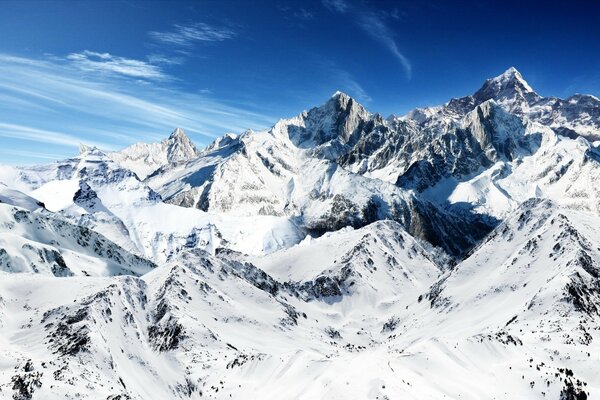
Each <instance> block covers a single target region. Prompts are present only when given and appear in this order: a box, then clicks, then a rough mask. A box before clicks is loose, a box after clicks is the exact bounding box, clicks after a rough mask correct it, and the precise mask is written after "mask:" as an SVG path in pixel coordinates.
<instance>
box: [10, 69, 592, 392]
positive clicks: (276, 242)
mask: <svg viewBox="0 0 600 400" xmlns="http://www.w3.org/2000/svg"><path fill="white" fill-rule="evenodd" d="M597 105H598V99H597V98H595V97H593V96H582V95H575V96H572V97H571V98H569V99H566V100H561V99H557V98H545V97H542V96H539V95H538V94H536V93H535V91H534V90H533V88H532V87H531V86H530V85H529V84H528V83H527V82H526V81H525V79H524V78H523V77H522V76H521V74H520V73H519V72H518V71H516V69H514V68H511V69H509V70H507V71H506V72H505V73H503V74H501V75H500V76H498V77H495V78H491V79H488V80H487V81H486V82H485V83H484V84H483V86H482V87H481V89H480V90H478V91H477V92H476V93H474V94H473V95H471V96H466V97H462V98H458V99H453V100H451V101H449V102H448V103H446V104H444V105H441V106H437V107H432V108H428V109H421V110H414V111H412V112H410V113H409V114H407V115H405V116H403V117H390V118H387V119H384V118H382V117H381V115H379V114H373V113H371V112H369V111H367V110H366V109H365V108H364V107H363V106H362V105H360V104H359V103H358V102H356V101H355V100H354V99H352V98H351V97H349V96H347V95H346V94H343V93H341V92H337V93H335V94H334V95H333V96H332V97H331V98H330V99H328V100H327V101H326V102H325V103H324V104H323V105H322V106H320V107H315V108H312V109H310V110H308V111H304V112H302V113H300V114H299V115H297V116H296V117H293V118H289V119H282V120H280V121H279V122H277V123H276V124H275V125H274V126H273V127H272V128H271V129H268V130H265V131H258V132H254V131H246V132H243V133H241V134H239V135H236V134H227V135H225V136H223V137H221V138H218V139H216V140H215V141H214V142H213V143H212V144H210V145H209V146H207V147H205V148H204V149H201V150H197V149H196V148H195V146H194V145H193V144H192V143H191V141H190V140H189V138H187V136H185V134H184V133H183V131H181V130H179V129H177V130H175V131H174V132H173V133H172V134H171V136H170V137H169V138H168V139H165V140H164V141H162V142H161V143H156V144H136V145H134V146H131V147H130V148H128V149H125V150H123V151H121V152H114V153H105V152H103V151H102V150H100V149H97V148H90V147H82V148H81V154H79V155H78V156H76V157H73V158H71V159H68V160H64V161H61V162H57V163H53V164H49V165H42V166H32V167H7V166H0V183H1V184H0V278H1V279H0V397H1V398H5V397H6V398H10V397H12V398H13V399H38V398H39V399H46V398H51V399H53V398H78V399H86V398H87V399H96V398H105V399H111V400H116V399H132V400H133V399H135V400H138V399H147V398H173V399H200V398H261V399H297V398H310V399H313V398H315V399H321V398H323V399H335V398H361V399H363V398H379V399H386V398H387V399H390V398H419V399H439V398H473V399H475V398H476V399H497V398H508V397H511V398H536V399H540V400H541V399H547V398H555V399H561V400H565V399H569V400H570V399H585V398H594V397H597V396H599V395H600V386H599V385H598V382H599V380H598V374H599V372H598V371H599V370H598V365H597V364H598V362H597V359H596V357H595V356H594V355H596V354H598V352H599V350H600V348H599V343H600V336H599V334H598V332H599V331H598V329H597V327H598V324H599V323H600V250H599V249H600V241H599V240H598V237H599V235H598V232H599V231H598V230H599V228H598V227H599V226H600V208H599V204H600V181H599V180H600V149H598V144H597V142H596V143H594V142H591V141H590V140H588V139H592V138H593V137H595V136H594V135H597V133H598V126H599V125H598V121H599V119H600V117H599V115H598V113H597ZM340 377H342V379H340Z"/></svg>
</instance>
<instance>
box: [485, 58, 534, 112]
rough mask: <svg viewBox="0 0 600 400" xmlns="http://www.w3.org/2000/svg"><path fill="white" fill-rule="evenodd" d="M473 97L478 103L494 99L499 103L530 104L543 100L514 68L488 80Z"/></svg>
mask: <svg viewBox="0 0 600 400" xmlns="http://www.w3.org/2000/svg"><path fill="white" fill-rule="evenodd" d="M473 97H474V98H475V100H476V102H477V103H482V102H484V101H487V100H491V99H493V100H496V101H498V102H505V101H510V100H517V101H525V102H527V103H529V104H530V103H532V102H534V101H536V100H539V99H540V98H541V97H540V96H539V95H538V94H537V93H536V92H535V91H534V90H533V89H532V88H531V86H529V84H528V83H527V81H525V79H523V76H522V75H521V73H520V72H519V71H517V69H516V68H514V67H510V68H509V69H507V70H506V71H504V72H503V73H502V74H500V75H498V76H496V77H495V78H490V79H488V80H486V81H485V83H484V84H483V86H482V87H481V88H480V89H479V90H478V91H477V92H476V93H475V94H474V95H473Z"/></svg>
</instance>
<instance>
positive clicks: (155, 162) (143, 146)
mask: <svg viewBox="0 0 600 400" xmlns="http://www.w3.org/2000/svg"><path fill="white" fill-rule="evenodd" d="M107 155H108V156H109V157H110V158H111V159H112V160H113V161H115V162H116V163H118V164H119V165H121V166H123V167H125V168H127V169H129V170H131V171H133V172H135V173H136V174H137V176H138V177H139V178H140V179H145V178H146V177H147V176H148V175H150V174H151V173H153V172H154V171H156V170H157V169H159V168H160V167H164V166H166V165H170V164H177V163H180V162H185V161H189V160H191V159H193V158H195V157H197V156H198V150H197V149H196V146H195V145H194V144H193V143H192V141H191V140H190V138H189V137H187V135H186V134H185V132H184V131H183V129H181V128H177V129H175V130H174V131H173V133H171V136H169V137H168V138H167V139H165V140H163V141H162V142H160V143H135V144H133V145H131V146H129V147H127V148H125V149H123V150H121V151H114V152H111V153H108V154H107Z"/></svg>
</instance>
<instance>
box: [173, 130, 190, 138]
mask: <svg viewBox="0 0 600 400" xmlns="http://www.w3.org/2000/svg"><path fill="white" fill-rule="evenodd" d="M175 138H177V139H182V138H186V139H187V138H188V136H187V135H186V134H185V131H184V130H183V129H182V128H175V130H174V131H173V132H172V133H171V136H169V139H175Z"/></svg>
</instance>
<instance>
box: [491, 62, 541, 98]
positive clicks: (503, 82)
mask: <svg viewBox="0 0 600 400" xmlns="http://www.w3.org/2000/svg"><path fill="white" fill-rule="evenodd" d="M486 84H488V85H489V84H495V85H497V86H499V87H504V88H506V87H514V86H519V87H520V88H521V89H524V90H525V91H526V92H532V93H534V90H533V89H532V88H531V86H529V84H528V83H527V81H525V79H523V75H521V73H520V72H519V71H518V70H517V69H516V68H515V67H510V68H509V69H507V70H506V71H504V72H503V73H502V74H500V75H498V76H496V77H495V78H491V79H488V80H487V81H486Z"/></svg>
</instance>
